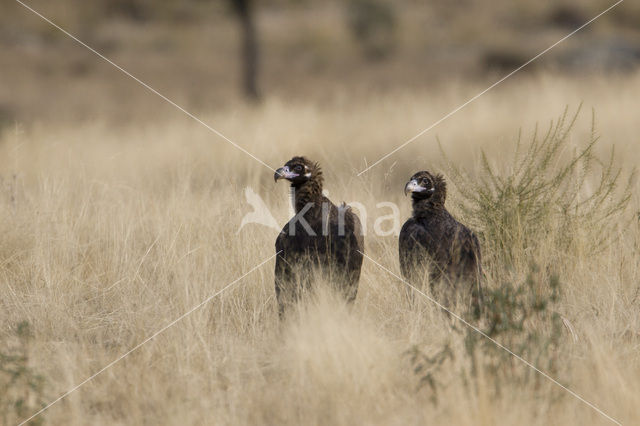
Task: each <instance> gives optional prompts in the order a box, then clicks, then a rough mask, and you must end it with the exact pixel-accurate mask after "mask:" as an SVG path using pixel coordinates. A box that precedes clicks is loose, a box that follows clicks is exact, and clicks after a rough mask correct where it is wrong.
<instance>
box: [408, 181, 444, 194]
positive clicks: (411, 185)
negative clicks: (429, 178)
mask: <svg viewBox="0 0 640 426" xmlns="http://www.w3.org/2000/svg"><path fill="white" fill-rule="evenodd" d="M435 190H436V189H435V188H429V189H427V188H425V187H424V186H420V184H419V183H418V181H417V180H415V179H411V180H410V181H409V182H407V184H406V185H405V186H404V195H405V197H406V196H407V194H408V193H409V192H428V193H429V194H432V193H434V192H435Z"/></svg>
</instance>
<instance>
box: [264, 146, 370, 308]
mask: <svg viewBox="0 0 640 426" xmlns="http://www.w3.org/2000/svg"><path fill="white" fill-rule="evenodd" d="M274 179H275V181H276V182H277V181H278V180H279V179H286V180H288V181H289V182H291V199H292V203H293V206H294V208H295V212H296V216H294V217H293V218H292V219H291V220H290V221H289V223H287V224H286V225H285V227H284V228H283V229H282V231H281V232H280V234H279V235H278V238H277V239H276V252H280V251H282V252H281V253H280V254H278V256H277V257H276V269H275V286H276V297H277V299H278V310H279V313H280V316H282V315H283V313H284V311H285V309H286V307H287V305H289V304H291V303H294V302H295V301H296V300H297V299H298V298H299V297H300V294H301V291H303V290H305V289H308V288H309V285H310V284H311V282H312V280H313V279H314V276H315V274H319V277H320V278H322V279H325V280H326V281H327V282H329V283H331V284H332V285H333V286H334V287H335V288H336V289H337V290H338V291H339V292H340V293H342V294H343V295H344V297H345V298H346V300H347V301H348V302H353V301H354V300H355V298H356V293H357V291H358V280H359V279H360V268H361V266H362V258H363V256H362V254H361V253H359V251H360V252H364V241H363V236H362V228H361V225H360V220H359V219H358V216H356V215H355V213H353V211H352V210H351V208H350V207H349V206H347V205H346V204H344V203H343V204H342V205H341V206H339V207H338V206H336V205H334V204H333V203H332V202H331V201H330V200H329V199H328V198H327V197H325V196H324V195H322V184H323V177H322V170H321V169H320V166H319V165H318V164H317V163H313V162H311V161H309V160H307V159H306V158H304V157H293V158H292V159H291V160H289V161H288V162H287V163H286V164H285V165H284V167H282V168H280V169H278V170H277V171H276V173H275V175H274Z"/></svg>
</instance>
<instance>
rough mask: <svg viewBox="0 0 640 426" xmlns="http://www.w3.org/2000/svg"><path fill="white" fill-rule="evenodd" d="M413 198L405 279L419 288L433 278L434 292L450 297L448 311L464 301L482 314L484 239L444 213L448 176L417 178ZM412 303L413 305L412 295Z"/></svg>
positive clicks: (403, 238)
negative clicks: (481, 241) (457, 300)
mask: <svg viewBox="0 0 640 426" xmlns="http://www.w3.org/2000/svg"><path fill="white" fill-rule="evenodd" d="M409 192H410V193H411V198H412V202H413V215H412V216H411V218H409V219H408V220H407V221H406V222H405V224H404V225H403V226H402V230H401V231H400V241H399V247H398V248H399V255H400V269H401V271H402V275H403V276H404V278H405V279H406V280H407V281H408V282H410V283H411V284H412V285H414V286H416V287H418V288H420V284H421V283H422V282H423V281H424V279H425V278H426V277H427V276H428V278H429V285H430V286H431V289H432V290H434V291H436V294H442V296H443V297H444V300H443V302H442V303H443V305H445V306H446V305H448V304H450V303H451V301H452V299H455V297H457V296H461V297H462V300H463V301H464V303H465V304H469V305H471V307H472V308H473V309H474V311H475V312H476V314H478V313H479V312H480V304H481V301H482V290H481V283H480V282H481V277H482V266H481V259H480V244H479V243H478V238H476V236H475V235H474V233H473V232H472V231H471V230H470V229H469V228H467V227H466V226H464V225H463V224H461V223H460V222H458V221H457V220H455V219H454V218H453V216H451V214H450V213H449V212H448V211H447V209H446V208H445V207H444V201H445V198H446V196H447V184H446V182H445V181H444V178H443V177H442V175H439V174H438V175H435V176H434V175H432V174H431V173H429V172H426V171H422V172H418V173H416V174H414V175H413V176H411V179H410V180H409V182H407V184H406V185H405V188H404V193H405V195H406V194H407V193H409ZM469 296H471V297H469ZM409 297H410V299H411V300H413V290H411V289H409Z"/></svg>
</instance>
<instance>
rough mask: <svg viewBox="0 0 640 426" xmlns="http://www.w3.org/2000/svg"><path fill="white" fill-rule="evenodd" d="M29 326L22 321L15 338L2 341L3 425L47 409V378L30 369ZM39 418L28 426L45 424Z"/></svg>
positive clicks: (0, 401) (0, 398) (0, 416)
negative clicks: (43, 408) (45, 395)
mask: <svg viewBox="0 0 640 426" xmlns="http://www.w3.org/2000/svg"><path fill="white" fill-rule="evenodd" d="M31 338H32V335H31V330H30V327H29V323H28V322H26V321H22V322H20V323H19V324H18V325H17V327H16V328H15V330H14V333H13V335H11V336H8V338H6V339H2V340H0V348H1V349H0V420H2V421H1V422H0V423H2V424H4V425H9V424H17V423H19V422H20V421H22V420H24V419H25V418H28V417H29V416H30V415H32V414H33V413H35V412H36V411H38V410H39V409H40V408H42V407H43V406H44V400H43V389H44V378H43V377H42V376H40V375H39V374H37V373H36V372H35V371H34V370H33V369H32V368H31V367H30V366H29V344H30V341H31ZM42 422H43V417H36V418H35V419H33V420H32V421H31V422H30V423H29V424H31V425H37V424H42Z"/></svg>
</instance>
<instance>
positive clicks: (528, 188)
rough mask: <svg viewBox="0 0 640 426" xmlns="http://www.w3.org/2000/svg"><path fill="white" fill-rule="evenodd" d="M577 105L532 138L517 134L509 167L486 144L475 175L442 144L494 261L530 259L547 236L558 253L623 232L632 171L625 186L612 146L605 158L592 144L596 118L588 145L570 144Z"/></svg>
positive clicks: (591, 249) (594, 248)
mask: <svg viewBox="0 0 640 426" xmlns="http://www.w3.org/2000/svg"><path fill="white" fill-rule="evenodd" d="M579 113H580V108H579V109H578V110H577V111H576V113H575V114H574V115H573V116H571V117H569V116H568V110H567V109H565V111H564V113H563V114H562V115H561V116H560V118H559V119H558V120H557V121H556V122H555V123H554V122H552V123H551V124H550V126H549V128H548V129H547V131H546V132H545V133H544V134H543V135H541V134H540V133H539V132H538V130H537V128H536V131H535V132H534V134H533V136H532V138H531V141H530V142H529V143H528V144H526V145H525V144H523V143H522V141H521V138H520V136H519V137H518V139H517V141H516V143H515V150H514V153H513V157H512V159H511V161H510V162H509V163H508V164H509V168H508V170H507V171H500V170H498V169H497V167H494V166H492V165H491V164H490V161H489V159H488V158H487V155H486V153H485V152H484V151H482V154H481V165H480V171H479V173H478V175H477V176H473V177H472V176H469V175H468V174H466V173H464V172H463V171H461V170H460V169H459V168H457V167H456V166H455V165H454V164H453V162H452V161H451V160H449V159H448V158H447V156H446V154H444V151H443V155H444V157H445V159H446V162H447V164H448V169H449V173H450V175H451V177H452V179H451V180H452V183H453V184H454V185H455V187H456V188H457V189H458V190H459V192H460V194H461V201H460V203H459V207H460V209H461V210H462V212H463V214H464V216H465V220H467V221H468V222H469V225H471V226H472V228H474V229H475V230H476V231H477V232H478V233H479V236H480V237H481V240H482V242H483V244H482V245H483V251H484V252H485V253H488V255H489V256H490V257H493V258H492V259H490V261H491V263H492V264H494V265H495V264H502V266H504V267H511V266H513V265H515V264H516V263H517V262H518V260H520V261H521V266H523V267H526V264H527V263H528V262H529V261H530V259H531V257H530V253H531V252H532V251H534V250H535V249H536V248H538V247H540V245H541V244H543V243H549V245H548V247H553V248H554V249H555V250H556V251H557V252H558V253H572V252H574V251H575V250H576V249H578V250H581V253H582V254H583V255H593V254H595V253H597V252H598V251H600V250H602V249H603V248H605V247H606V246H607V244H609V243H610V242H611V241H612V240H613V239H615V238H616V236H617V235H618V233H617V232H616V230H617V229H618V228H619V225H620V222H621V213H622V212H623V211H624V210H625V209H626V207H627V205H628V203H629V200H630V197H631V179H632V177H633V173H631V175H630V176H629V180H628V182H627V183H626V186H623V187H622V188H620V186H621V181H622V170H621V168H619V167H616V166H615V155H614V151H613V149H612V151H611V154H610V156H609V158H608V159H607V160H605V161H603V160H602V159H600V158H599V157H598V156H597V155H596V154H595V152H594V147H595V145H596V142H597V141H598V136H597V135H596V131H595V126H594V125H592V128H591V136H590V139H589V140H588V141H587V142H586V144H585V145H584V147H582V148H575V151H574V150H573V149H572V147H571V146H570V145H569V135H570V132H571V131H572V129H573V127H574V124H575V122H576V119H577V117H578V115H579ZM592 123H595V120H593V121H592ZM572 151H574V152H573V154H570V153H571V152H572ZM585 235H586V237H587V238H583V237H585ZM581 242H582V243H585V242H587V244H580V243H581ZM522 261H524V264H522Z"/></svg>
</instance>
